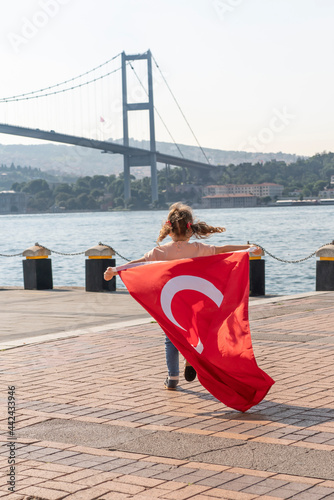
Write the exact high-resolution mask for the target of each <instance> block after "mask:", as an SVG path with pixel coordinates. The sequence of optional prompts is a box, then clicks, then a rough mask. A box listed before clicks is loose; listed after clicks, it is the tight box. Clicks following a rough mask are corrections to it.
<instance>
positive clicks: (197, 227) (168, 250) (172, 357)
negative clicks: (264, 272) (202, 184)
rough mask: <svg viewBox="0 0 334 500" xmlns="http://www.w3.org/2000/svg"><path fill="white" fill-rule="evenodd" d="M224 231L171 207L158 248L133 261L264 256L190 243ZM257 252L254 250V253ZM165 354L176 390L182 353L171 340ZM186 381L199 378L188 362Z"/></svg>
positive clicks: (170, 384) (170, 385)
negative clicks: (234, 254)
mask: <svg viewBox="0 0 334 500" xmlns="http://www.w3.org/2000/svg"><path fill="white" fill-rule="evenodd" d="M224 231H225V228H224V227H213V226H209V225H208V224H206V222H201V221H195V220H194V217H193V213H192V209H191V208H190V207H188V206H187V205H184V204H182V203H174V204H173V205H172V206H171V207H170V211H169V214H168V216H167V220H166V222H165V223H164V224H163V225H162V228H161V230H160V233H159V237H158V239H157V243H158V246H157V247H155V248H153V249H152V250H150V251H149V252H147V253H146V254H145V255H144V257H141V258H140V259H137V260H133V261H131V264H132V263H136V262H146V261H152V260H154V261H163V260H174V259H186V258H194V257H204V256H208V255H215V254H219V253H226V252H235V251H237V250H247V249H248V248H250V247H252V253H253V254H254V255H261V251H262V250H261V248H259V247H256V246H254V245H223V246H214V245H208V244H206V243H202V242H199V241H193V242H191V243H190V242H189V240H190V238H191V237H192V236H194V237H195V238H200V239H201V238H207V237H208V236H210V235H211V234H214V233H223V232H224ZM166 236H170V237H171V239H172V241H171V242H169V243H166V244H165V245H161V246H160V245H159V243H160V241H162V240H163V239H165V238H166ZM253 248H254V250H253ZM116 274H118V273H117V271H115V270H114V268H112V267H108V268H107V270H106V271H105V273H104V279H105V280H107V281H109V280H111V278H112V277H113V276H115V275H116ZM165 353H166V364H167V369H168V376H167V378H166V380H165V387H166V389H172V390H173V389H176V386H177V384H178V382H179V352H178V350H177V349H176V347H174V345H173V344H172V342H171V341H170V340H169V338H168V337H167V336H166V337H165ZM184 377H185V379H186V380H187V381H188V382H191V381H192V380H194V379H195V378H196V371H195V369H194V368H193V367H192V366H191V365H190V364H189V363H188V362H187V361H186V360H185V366H184Z"/></svg>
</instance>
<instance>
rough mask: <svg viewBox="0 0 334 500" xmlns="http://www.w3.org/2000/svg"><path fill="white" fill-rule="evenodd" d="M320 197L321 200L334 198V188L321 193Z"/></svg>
mask: <svg viewBox="0 0 334 500" xmlns="http://www.w3.org/2000/svg"><path fill="white" fill-rule="evenodd" d="M319 197H320V198H334V187H333V188H327V189H324V190H323V191H319Z"/></svg>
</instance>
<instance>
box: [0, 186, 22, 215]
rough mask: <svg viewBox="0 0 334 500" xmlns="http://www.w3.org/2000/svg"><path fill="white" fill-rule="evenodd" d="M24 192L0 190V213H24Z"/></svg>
mask: <svg viewBox="0 0 334 500" xmlns="http://www.w3.org/2000/svg"><path fill="white" fill-rule="evenodd" d="M27 198H28V197H27V195H26V193H16V192H15V191H0V213H1V214H13V213H20V214H24V213H26V211H27Z"/></svg>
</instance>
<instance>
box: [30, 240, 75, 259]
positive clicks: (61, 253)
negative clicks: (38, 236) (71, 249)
mask: <svg viewBox="0 0 334 500" xmlns="http://www.w3.org/2000/svg"><path fill="white" fill-rule="evenodd" d="M36 246H38V247H41V248H45V250H48V251H49V252H51V253H55V254H57V255H69V256H74V255H83V254H84V253H85V250H84V251H83V252H75V253H65V252H57V251H56V250H51V249H50V248H47V247H45V246H44V245H40V244H39V243H36Z"/></svg>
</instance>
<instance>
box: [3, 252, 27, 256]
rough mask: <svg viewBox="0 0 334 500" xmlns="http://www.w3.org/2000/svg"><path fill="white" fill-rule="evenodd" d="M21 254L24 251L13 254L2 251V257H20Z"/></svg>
mask: <svg viewBox="0 0 334 500" xmlns="http://www.w3.org/2000/svg"><path fill="white" fill-rule="evenodd" d="M20 255H22V252H21V253H12V254H5V253H0V257H19V256H20Z"/></svg>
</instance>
